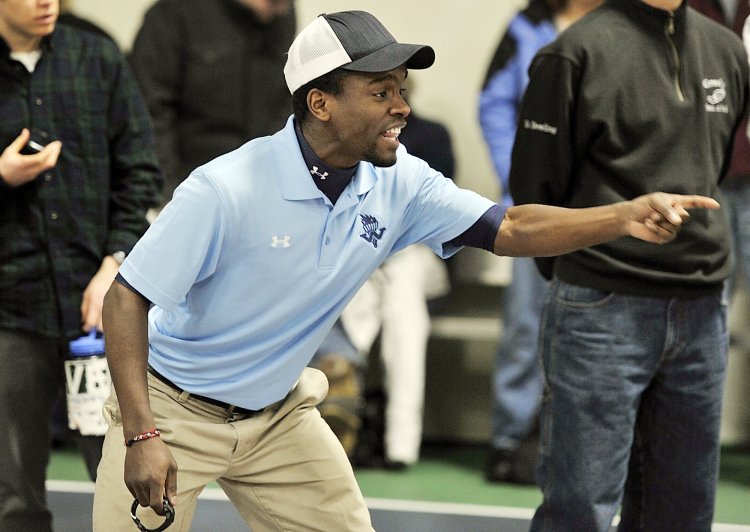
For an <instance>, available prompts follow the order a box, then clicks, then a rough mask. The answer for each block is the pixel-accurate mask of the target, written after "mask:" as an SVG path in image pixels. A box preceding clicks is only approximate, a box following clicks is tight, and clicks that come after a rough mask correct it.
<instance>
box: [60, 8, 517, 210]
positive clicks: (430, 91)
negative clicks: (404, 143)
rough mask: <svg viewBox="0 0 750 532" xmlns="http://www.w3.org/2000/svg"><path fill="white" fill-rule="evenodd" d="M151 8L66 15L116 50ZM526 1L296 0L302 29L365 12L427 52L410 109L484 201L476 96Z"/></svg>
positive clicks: (490, 184) (489, 178) (486, 175)
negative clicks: (448, 143)
mask: <svg viewBox="0 0 750 532" xmlns="http://www.w3.org/2000/svg"><path fill="white" fill-rule="evenodd" d="M153 1H154V0H127V1H125V2H123V1H122V0H74V1H73V2H72V5H73V9H74V11H75V12H76V13H77V14H79V15H80V16H83V17H86V18H88V19H90V20H91V21H93V22H96V23H97V24H99V25H100V26H102V27H103V28H104V29H106V30H107V31H109V32H110V33H111V34H112V36H113V37H114V38H115V39H116V40H117V41H118V42H119V43H120V45H121V46H122V47H123V49H125V50H128V49H129V48H130V47H131V44H132V41H133V38H134V37H135V34H136V32H137V31H138V28H139V26H140V24H141V20H142V18H143V12H144V11H145V10H146V9H147V8H148V7H149V6H150V5H151V4H152V3H153ZM525 3H526V0H465V1H464V2H460V3H456V2H435V1H434V0H381V1H380V2H374V1H372V0H297V19H298V23H299V24H300V25H305V24H307V23H308V22H310V21H311V20H312V19H313V18H315V17H316V16H317V15H318V14H320V13H323V12H334V11H343V10H347V9H361V10H365V11H370V12H371V13H373V14H374V15H375V16H377V17H378V18H379V19H380V20H381V21H382V22H383V23H384V24H385V26H386V27H387V28H388V29H389V30H390V31H391V33H393V35H394V36H395V37H396V39H397V40H399V41H401V42H411V43H418V44H429V45H431V46H432V47H433V48H435V52H436V54H437V60H436V62H435V65H434V66H433V67H432V68H430V69H428V70H425V71H413V72H411V73H410V77H411V78H412V79H414V80H415V82H416V83H415V85H416V86H415V89H414V97H413V98H412V104H413V105H414V107H415V109H418V110H419V111H420V113H421V114H422V115H424V116H426V117H432V118H437V119H440V120H441V121H443V122H444V123H445V124H446V125H447V126H448V127H449V129H450V131H451V136H452V139H453V143H454V145H455V150H456V159H457V163H458V166H457V168H458V170H457V175H456V176H453V177H454V178H455V180H456V181H457V182H458V183H459V184H461V185H462V186H464V187H467V188H471V189H473V190H476V191H477V192H480V193H482V194H485V195H488V196H489V197H491V198H496V197H497V195H498V192H499V189H498V187H497V185H496V179H495V176H494V172H493V170H492V166H491V164H490V161H489V157H488V155H487V151H486V148H485V144H484V141H483V140H482V136H481V132H480V129H479V125H478V121H477V96H478V93H479V90H480V88H481V83H482V81H483V79H484V74H485V70H486V68H487V64H488V63H489V61H490V59H491V57H492V53H493V52H494V49H495V46H496V45H497V41H498V39H499V37H500V35H501V33H502V31H503V30H504V29H505V26H506V25H507V23H508V21H509V20H510V17H511V16H512V14H513V13H514V12H515V11H516V10H517V9H518V8H519V7H521V6H523V5H525Z"/></svg>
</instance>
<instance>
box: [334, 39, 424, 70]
mask: <svg viewBox="0 0 750 532" xmlns="http://www.w3.org/2000/svg"><path fill="white" fill-rule="evenodd" d="M434 62H435V50H433V49H432V47H431V46H427V45H422V44H402V43H396V42H394V43H389V44H387V45H385V46H383V47H382V48H380V49H379V50H376V51H374V52H373V53H371V54H368V55H366V56H364V57H361V58H359V59H356V60H354V61H352V62H351V63H347V64H345V65H342V66H341V68H343V69H345V70H353V71H355V72H387V71H388V70H393V69H394V68H398V67H400V66H401V65H406V68H409V69H414V70H420V69H424V68H429V67H431V66H432V64H433V63H434Z"/></svg>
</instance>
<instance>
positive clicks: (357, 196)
mask: <svg viewBox="0 0 750 532" xmlns="http://www.w3.org/2000/svg"><path fill="white" fill-rule="evenodd" d="M433 61H434V51H433V50H432V48H430V47H429V46H421V45H408V44H399V43H397V42H396V41H395V39H394V38H393V37H392V36H391V35H390V33H388V31H387V30H386V29H385V28H384V27H383V26H382V25H381V24H380V22H379V21H377V19H375V18H374V17H373V16H372V15H370V14H368V13H364V12H351V11H350V12H342V13H334V14H329V15H321V16H319V17H318V18H316V19H315V20H314V21H313V22H312V23H311V24H310V25H308V26H307V27H306V28H305V29H304V30H303V31H302V32H301V33H300V35H299V36H298V37H297V39H296V40H295V41H294V43H293V44H292V46H291V48H290V50H289V55H288V61H287V65H286V67H285V71H284V72H285V76H286V80H287V85H288V86H289V90H290V92H291V93H292V95H293V96H292V98H293V106H294V110H295V114H294V116H293V117H290V118H289V120H288V122H287V125H286V127H285V128H284V129H283V130H281V131H279V132H278V133H277V134H275V135H273V136H271V137H264V138H259V139H255V140H253V141H251V142H248V143H247V144H245V145H244V146H242V147H240V148H239V149H237V150H235V151H233V152H231V153H228V154H226V155H224V156H222V157H219V158H217V159H215V160H214V161H211V162H209V163H208V164H206V165H204V166H201V167H199V168H197V169H196V170H195V171H194V172H193V173H192V174H191V175H190V176H189V177H188V179H186V180H185V181H184V182H183V184H182V185H180V186H179V188H178V189H177V191H176V192H175V195H174V198H173V200H172V201H171V202H170V203H169V204H168V205H167V206H166V208H165V209H164V210H163V211H162V213H161V215H160V216H159V217H158V219H157V220H156V222H155V223H154V224H153V225H152V227H151V228H150V229H149V231H148V232H147V233H146V235H145V236H144V237H143V238H142V239H141V241H140V242H139V243H138V245H136V247H135V248H134V249H133V251H132V253H131V254H130V255H129V256H128V258H127V259H126V260H125V262H124V264H123V265H122V267H121V269H120V273H119V276H118V279H117V282H115V283H114V284H113V286H112V288H111V289H110V291H109V293H108V294H107V297H106V300H105V308H104V313H105V314H104V324H105V330H106V338H107V354H108V358H109V364H110V371H111V374H112V380H113V383H114V386H115V390H116V392H117V398H115V397H112V398H111V399H110V400H109V402H108V404H107V405H106V406H105V414H106V416H107V419H108V421H109V423H110V430H109V432H108V434H107V438H106V442H105V449H104V453H103V454H104V455H103V458H102V462H101V465H100V468H99V473H98V479H97V486H96V493H95V504H94V529H95V530H106V531H108V532H109V531H113V530H123V531H126V530H131V528H132V526H133V525H132V522H131V517H130V515H129V512H128V510H129V507H130V505H129V504H127V502H128V500H130V501H132V500H133V498H135V499H136V500H137V501H138V503H140V505H141V506H150V507H151V509H153V510H154V512H156V513H157V514H159V515H164V514H165V512H166V513H170V512H169V511H168V510H169V509H168V508H167V507H166V505H165V504H164V503H163V499H164V500H168V501H169V503H170V504H171V505H173V506H175V509H176V512H175V517H174V519H175V525H176V526H175V528H176V529H178V530H188V529H189V527H190V521H191V519H192V514H193V510H194V507H195V502H196V498H197V496H198V494H199V493H200V491H201V490H202V489H203V488H204V486H205V485H206V484H208V483H209V482H212V481H216V482H218V484H219V485H220V486H221V487H222V488H223V489H224V490H225V491H226V492H227V494H228V495H229V497H230V499H231V500H232V501H233V503H234V504H235V505H236V506H237V509H238V511H239V512H240V514H241V515H242V517H243V518H244V519H245V520H246V522H247V523H248V525H250V526H251V527H252V528H253V529H254V530H325V531H332V530H347V531H351V530H357V531H358V530H371V529H372V525H371V523H370V517H369V513H368V511H367V508H366V506H365V503H364V500H363V498H362V495H361V493H360V490H359V488H358V486H357V484H356V480H355V478H354V474H353V472H352V469H351V466H350V464H349V461H348V459H347V457H346V454H345V453H344V451H343V449H342V447H341V445H340V444H339V442H338V440H337V439H336V437H335V436H334V434H333V433H332V432H331V430H330V429H329V428H328V426H327V425H326V423H325V422H324V421H323V420H322V419H321V417H320V415H319V413H318V411H317V410H316V408H315V405H316V404H317V403H319V402H320V401H321V400H322V399H323V398H324V397H325V394H326V390H327V382H326V380H325V377H324V376H323V374H322V373H321V372H319V371H317V370H314V369H310V368H306V366H307V364H308V362H309V361H310V359H311V358H312V356H313V354H314V353H315V350H316V348H317V347H318V345H319V344H320V342H321V341H322V339H323V337H324V336H325V335H326V333H327V332H328V330H329V329H330V328H331V326H332V324H333V323H334V322H335V320H336V318H337V317H338V316H339V314H340V312H341V310H342V309H343V307H344V306H345V304H346V303H347V301H348V300H349V299H350V298H351V297H352V295H353V294H354V293H355V292H356V291H357V289H358V288H359V287H360V286H361V285H362V283H364V282H365V280H366V279H367V278H368V277H369V276H370V274H371V273H372V272H373V271H375V269H376V268H377V267H378V266H379V265H380V264H381V263H382V262H383V261H384V260H385V259H386V258H388V257H389V256H390V255H392V254H393V253H395V252H397V251H398V250H400V249H403V248H404V247H406V246H408V245H410V244H413V243H417V242H419V243H423V244H425V245H427V246H429V247H430V248H431V249H432V250H433V251H434V252H435V253H437V254H438V255H440V256H442V257H448V256H450V255H452V254H453V253H455V252H456V251H457V250H458V249H460V247H462V246H466V245H470V246H474V247H481V248H485V249H488V250H490V251H493V252H495V253H496V254H506V255H514V256H515V255H535V254H542V255H550V254H559V253H565V252H568V251H571V250H573V249H579V248H581V247H585V246H590V245H594V244H598V243H601V242H604V241H607V240H611V239H614V238H619V237H626V236H630V237H636V238H641V239H644V240H647V241H651V242H656V243H662V242H667V241H669V240H671V239H673V238H674V237H675V235H676V231H677V229H678V228H679V226H680V225H681V224H682V222H683V221H684V220H685V219H686V217H687V211H686V210H685V209H686V208H688V207H704V208H716V207H718V205H717V204H716V203H715V202H714V201H713V200H711V199H708V198H703V197H697V196H690V197H685V196H676V195H671V194H652V195H649V196H644V197H641V198H636V199H635V200H633V201H629V202H622V203H619V204H615V205H611V206H604V207H596V208H591V209H583V210H569V209H562V208H554V207H546V206H540V205H526V206H519V207H512V208H510V209H508V210H507V211H506V210H504V209H502V208H501V207H500V206H498V205H496V204H494V203H493V202H492V201H490V200H488V199H486V198H483V197H481V196H479V195H477V194H475V193H474V192H471V191H468V190H462V189H459V188H458V187H456V186H455V185H454V183H453V182H452V181H451V180H449V179H445V178H444V177H443V175H442V174H440V173H439V172H437V171H435V170H433V169H431V168H430V167H429V166H428V165H427V164H426V163H425V162H424V161H422V160H420V159H417V158H415V157H413V156H411V155H409V154H408V153H407V152H406V150H405V149H404V148H403V147H402V146H400V145H399V142H398V135H399V132H400V130H401V128H403V127H404V126H405V125H406V124H407V123H408V118H407V117H408V115H409V107H408V105H407V104H406V102H405V101H404V99H403V94H402V86H403V84H404V81H405V79H406V76H407V69H409V68H417V69H419V68H427V67H429V66H430V65H431V64H432V63H433ZM151 305H153V307H152V308H151V310H150V311H149V307H150V306H151ZM123 442H125V445H123ZM178 466H179V472H178ZM123 477H124V479H125V482H124V483H123ZM128 492H129V493H128ZM133 508H134V511H135V508H136V506H134V507H133ZM136 517H137V518H138V519H140V520H142V521H143V523H144V526H149V527H153V526H157V525H158V523H159V518H158V516H157V515H154V513H153V512H151V511H149V510H143V511H141V512H139V514H138V515H137V516H136Z"/></svg>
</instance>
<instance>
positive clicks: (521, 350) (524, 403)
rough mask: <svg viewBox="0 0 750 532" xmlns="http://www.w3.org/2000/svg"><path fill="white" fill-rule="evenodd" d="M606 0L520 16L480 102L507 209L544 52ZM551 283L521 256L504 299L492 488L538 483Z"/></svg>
mask: <svg viewBox="0 0 750 532" xmlns="http://www.w3.org/2000/svg"><path fill="white" fill-rule="evenodd" d="M600 3H601V0H532V1H531V2H530V4H529V6H528V7H527V8H526V9H524V10H523V11H520V12H519V13H518V14H516V16H515V17H513V19H512V20H511V21H510V24H509V25H508V28H507V30H506V31H505V33H504V34H503V37H502V39H501V40H500V43H499V45H498V47H497V50H496V51H495V55H494V56H493V58H492V61H491V62H490V66H489V68H488V71H487V76H486V79H485V81H484V86H483V87H482V93H481V95H480V98H479V121H480V124H481V126H482V133H483V135H484V139H485V141H486V143H487V147H488V149H489V153H490V156H491V158H492V163H493V165H494V168H495V173H496V174H497V178H498V180H499V181H500V187H501V193H502V199H501V204H502V205H503V206H505V207H510V206H512V205H513V200H512V199H511V197H510V190H509V188H510V187H509V186H508V175H509V174H510V155H511V151H512V149H513V141H514V139H515V136H516V121H517V119H518V108H519V106H520V105H521V99H522V98H523V93H524V90H525V89H526V85H527V84H528V82H529V75H528V68H529V65H530V64H531V60H532V59H533V58H534V56H535V55H536V53H537V51H539V49H540V48H542V47H543V46H545V45H547V44H549V43H550V42H552V41H553V40H555V38H556V37H557V35H558V33H560V32H561V31H562V30H564V29H565V28H566V27H567V26H569V25H570V24H572V23H573V22H575V21H576V20H577V19H578V18H580V17H581V16H583V15H585V14H586V13H587V12H588V11H590V10H591V9H593V8H595V7H597V6H598V5H599V4H600ZM547 284H548V283H547V281H545V279H544V277H542V275H541V274H540V273H539V272H538V271H537V269H536V266H535V265H534V259H532V258H528V257H523V258H514V259H513V264H512V281H511V283H510V285H508V286H507V287H506V288H505V289H504V291H503V294H502V300H501V308H502V309H503V335H502V338H501V340H500V344H499V346H498V350H497V354H496V358H495V371H494V375H493V381H492V388H493V402H492V440H491V450H490V454H489V456H488V458H487V463H486V467H485V477H486V478H487V480H490V481H492V482H518V483H522V484H532V483H533V482H534V478H533V476H534V466H535V462H536V447H537V442H538V438H537V431H536V428H537V423H536V420H537V413H538V411H539V403H540V400H541V393H542V376H541V372H540V370H539V362H538V358H537V334H538V331H539V319H540V315H541V310H542V304H543V303H544V298H545V296H546V293H547Z"/></svg>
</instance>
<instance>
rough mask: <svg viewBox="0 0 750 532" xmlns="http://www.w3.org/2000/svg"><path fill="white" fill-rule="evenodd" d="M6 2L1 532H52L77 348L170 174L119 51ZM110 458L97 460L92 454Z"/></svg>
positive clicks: (38, 5) (1, 85) (22, 4)
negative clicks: (49, 492)
mask: <svg viewBox="0 0 750 532" xmlns="http://www.w3.org/2000/svg"><path fill="white" fill-rule="evenodd" d="M58 10H59V6H58V1H57V0H40V1H37V0H34V1H32V0H0V151H1V152H2V154H1V155H0V397H2V399H1V400H0V426H1V427H2V431H0V456H3V462H4V463H3V467H2V468H0V531H7V530H34V531H36V530H50V528H51V516H50V513H49V511H48V509H47V508H46V506H45V502H44V501H45V493H44V480H45V469H46V466H47V462H48V459H49V446H50V425H51V417H52V411H53V406H54V404H55V402H56V400H57V398H58V397H59V396H60V393H61V391H62V388H63V383H64V376H63V357H64V355H65V354H66V352H67V345H68V342H69V341H70V340H71V339H73V338H76V337H78V336H81V334H82V333H83V332H84V331H88V330H91V329H92V328H99V329H100V330H101V307H102V299H103V297H104V293H105V292H106V290H107V289H108V287H109V285H110V283H111V282H112V279H113V278H114V277H115V274H116V272H117V269H118V259H119V261H121V260H122V258H124V256H125V255H126V254H127V253H128V252H129V250H130V249H131V248H132V247H133V245H134V244H135V242H136V241H137V240H138V238H139V237H140V236H141V234H142V233H143V232H144V231H145V229H146V227H147V221H146V212H147V210H148V209H149V208H150V207H153V206H155V205H156V204H157V203H158V197H157V195H158V194H157V193H158V189H159V187H160V184H161V183H160V182H161V174H160V171H159V169H158V166H157V163H156V156H155V150H154V138H153V133H152V130H151V124H150V122H149V119H148V114H147V111H146V108H145V106H144V104H143V102H142V100H141V97H140V93H139V92H138V89H137V86H136V84H135V82H134V80H133V79H132V76H131V74H130V73H129V71H128V69H127V66H126V64H125V62H124V59H123V57H122V55H121V53H120V51H119V50H118V49H117V46H116V45H115V44H114V43H113V42H111V41H110V40H108V39H106V38H103V37H101V36H98V35H95V34H93V33H91V32H83V31H81V30H78V29H74V28H72V27H69V26H63V25H56V21H57V15H58ZM97 451H98V452H100V449H93V452H97Z"/></svg>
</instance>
